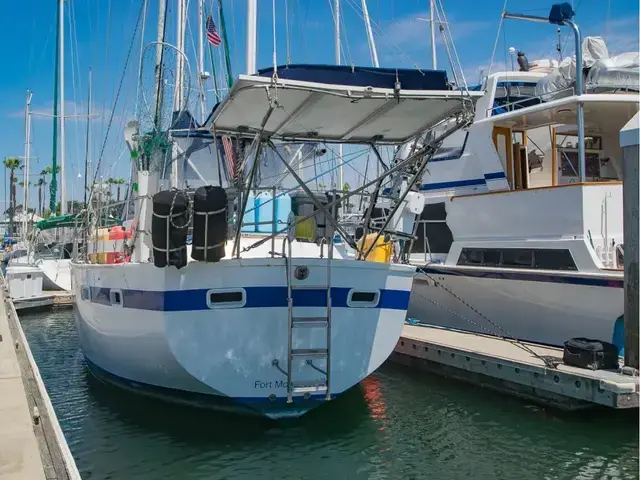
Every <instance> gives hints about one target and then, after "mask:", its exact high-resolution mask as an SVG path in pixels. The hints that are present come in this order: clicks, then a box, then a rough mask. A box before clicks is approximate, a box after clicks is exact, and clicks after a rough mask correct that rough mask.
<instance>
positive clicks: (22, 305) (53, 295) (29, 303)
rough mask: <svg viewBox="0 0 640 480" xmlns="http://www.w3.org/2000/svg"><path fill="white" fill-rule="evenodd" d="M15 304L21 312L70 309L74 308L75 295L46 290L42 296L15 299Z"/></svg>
mask: <svg viewBox="0 0 640 480" xmlns="http://www.w3.org/2000/svg"><path fill="white" fill-rule="evenodd" d="M13 304H14V306H15V309H16V310H19V311H27V310H30V311H33V310H47V309H58V308H70V307H72V306H73V295H72V294H71V293H70V292H63V291H57V292H56V291H46V290H45V291H43V292H42V295H38V296H35V297H29V298H20V299H14V300H13Z"/></svg>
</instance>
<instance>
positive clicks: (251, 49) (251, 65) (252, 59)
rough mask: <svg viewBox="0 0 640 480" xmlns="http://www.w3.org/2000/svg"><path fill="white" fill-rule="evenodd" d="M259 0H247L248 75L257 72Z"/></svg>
mask: <svg viewBox="0 0 640 480" xmlns="http://www.w3.org/2000/svg"><path fill="white" fill-rule="evenodd" d="M257 15H258V5H257V0H247V67H246V68H247V75H253V74H254V73H256V30H257V28H258V25H257Z"/></svg>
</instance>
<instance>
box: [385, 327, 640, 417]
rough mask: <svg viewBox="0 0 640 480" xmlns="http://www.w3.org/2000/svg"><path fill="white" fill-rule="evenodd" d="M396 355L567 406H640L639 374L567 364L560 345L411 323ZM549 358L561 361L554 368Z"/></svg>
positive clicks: (425, 367) (417, 364) (430, 368)
mask: <svg viewBox="0 0 640 480" xmlns="http://www.w3.org/2000/svg"><path fill="white" fill-rule="evenodd" d="M391 359H392V360H393V361H396V362H398V363H402V364H404V365H408V366H412V367H416V368H418V369H422V370H427V371H430V372H432V373H436V374H439V375H443V376H446V377H452V378H456V379H459V380H464V381H467V382H471V383H474V384H478V385H481V386H483V387H487V388H491V389H494V390H499V391H502V392H506V393H510V394H514V395H516V396H519V397H523V398H527V399H529V400H533V401H536V402H538V403H544V404H549V405H553V406H556V407H559V408H562V409H566V410H576V409H580V408H586V407H592V406H597V405H601V406H607V407H611V408H616V409H622V408H637V407H638V404H639V398H640V394H639V390H640V388H639V379H638V377H634V376H630V375H626V374H623V373H620V372H618V371H611V370H588V369H583V368H577V367H572V366H569V365H564V364H563V363H562V349H560V348H552V347H547V346H542V345H537V344H531V343H517V342H514V341H510V340H506V339H502V338H497V337H491V336H487V335H478V334H473V333H466V332H460V331H455V330H448V329H443V328H439V327H433V326H414V325H405V327H404V329H403V333H402V336H401V337H400V340H399V341H398V344H397V346H396V348H395V351H394V353H393V354H392V357H391ZM544 359H548V360H551V361H552V362H554V363H556V362H559V364H558V365H557V367H556V368H552V367H550V366H548V365H547V364H546V363H545V361H544Z"/></svg>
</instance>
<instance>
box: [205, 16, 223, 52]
mask: <svg viewBox="0 0 640 480" xmlns="http://www.w3.org/2000/svg"><path fill="white" fill-rule="evenodd" d="M207 40H208V41H209V43H210V44H211V45H213V46H214V47H217V46H219V45H220V44H221V43H222V39H221V38H220V35H218V32H217V31H216V24H215V23H213V18H212V17H211V15H209V16H208V17H207Z"/></svg>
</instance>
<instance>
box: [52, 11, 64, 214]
mask: <svg viewBox="0 0 640 480" xmlns="http://www.w3.org/2000/svg"><path fill="white" fill-rule="evenodd" d="M60 1H61V0H59V2H60ZM60 12H61V9H60V4H59V3H58V8H56V14H57V17H58V18H57V22H56V56H55V60H54V61H55V68H54V73H53V146H52V148H51V170H52V174H51V183H50V184H49V210H50V211H51V214H52V215H55V214H56V199H57V198H58V179H57V178H56V170H58V81H59V80H60V77H59V76H58V70H59V69H60Z"/></svg>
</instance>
